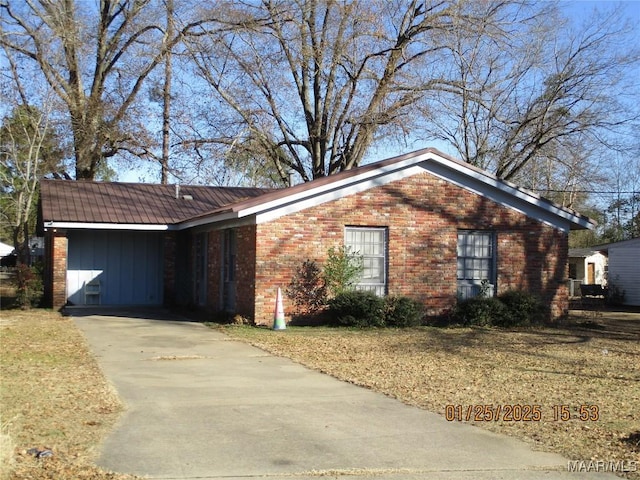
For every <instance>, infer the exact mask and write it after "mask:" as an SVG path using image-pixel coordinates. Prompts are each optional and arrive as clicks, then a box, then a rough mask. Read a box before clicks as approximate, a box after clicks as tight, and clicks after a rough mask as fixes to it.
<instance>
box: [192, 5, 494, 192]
mask: <svg viewBox="0 0 640 480" xmlns="http://www.w3.org/2000/svg"><path fill="white" fill-rule="evenodd" d="M219 6H220V5H219ZM499 8H500V7H496V9H497V10H499ZM224 11H225V14H224V17H221V19H222V18H223V19H224V20H223V21H225V22H226V23H227V25H235V28H233V29H231V28H230V29H229V30H228V31H225V32H224V34H217V35H211V36H203V37H199V38H198V42H191V43H190V45H189V48H190V50H191V53H192V55H193V59H194V62H195V64H196V66H197V70H196V71H197V74H198V75H199V76H200V77H201V78H202V79H204V80H205V81H206V83H207V84H208V85H209V86H210V88H211V89H212V90H213V92H214V97H213V101H212V102H211V103H209V104H207V108H208V110H209V111H210V112H211V115H212V116H213V117H215V121H216V124H217V126H218V128H219V129H220V130H221V131H222V132H224V133H222V132H221V133H222V134H220V135H214V136H211V137H203V138H202V139H200V141H201V142H204V141H212V142H216V143H218V144H223V145H227V146H228V147H229V148H231V149H234V150H237V151H245V152H246V153H247V154H248V155H250V156H257V157H264V158H268V159H270V161H271V162H272V163H273V164H274V165H275V166H276V167H277V169H278V172H279V175H280V178H281V179H282V181H283V182H284V181H286V178H287V173H288V170H289V169H293V170H294V171H296V172H298V174H299V175H300V176H301V177H302V179H303V180H305V181H306V180H310V179H313V178H318V177H321V176H325V175H331V174H334V173H336V172H339V171H342V170H346V169H349V168H352V167H354V166H357V165H358V164H359V163H360V162H361V161H362V159H363V158H364V156H365V153H366V151H367V149H368V148H369V147H370V146H371V145H372V143H374V142H375V141H376V140H377V139H379V138H381V137H383V136H386V135H389V134H401V135H402V134H403V133H404V134H408V133H409V131H410V130H409V129H410V127H411V126H412V123H413V122H412V114H411V112H412V110H413V108H414V104H415V103H416V102H417V101H418V100H419V99H420V98H421V96H423V95H424V94H425V93H426V92H429V91H433V90H437V89H441V88H445V87H446V86H447V79H445V78H444V77H442V75H441V74H440V72H439V71H438V68H437V66H438V64H439V62H440V61H441V60H443V56H442V52H444V51H445V48H444V46H442V45H440V44H438V43H437V42H433V41H432V38H433V37H437V36H439V35H443V34H445V33H446V32H448V31H450V30H451V29H452V28H453V27H454V26H458V27H459V28H462V29H464V30H465V31H466V32H468V34H471V33H472V32H474V31H476V27H475V26H476V25H477V24H479V23H482V22H486V21H487V19H486V18H479V17H477V16H475V12H474V11H473V10H472V9H465V8H463V7H462V6H460V5H458V4H457V3H456V2H421V1H417V0H416V1H409V2H406V1H388V0H379V1H378V0H372V1H368V2H358V1H356V2H334V1H331V0H296V1H290V0H280V1H267V0H265V1H263V2H262V3H260V4H257V3H256V2H238V1H234V2H229V3H228V4H227V5H224ZM454 19H455V21H454Z"/></svg>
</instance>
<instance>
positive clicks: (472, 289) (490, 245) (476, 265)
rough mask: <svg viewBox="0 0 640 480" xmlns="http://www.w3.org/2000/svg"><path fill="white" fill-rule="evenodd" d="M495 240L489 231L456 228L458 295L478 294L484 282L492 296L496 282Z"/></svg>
mask: <svg viewBox="0 0 640 480" xmlns="http://www.w3.org/2000/svg"><path fill="white" fill-rule="evenodd" d="M495 245H496V242H495V234H494V232H491V231H477V230H458V296H459V297H460V298H462V299H465V298H471V297H475V296H478V295H479V294H480V293H481V292H482V288H483V282H485V284H486V287H485V288H487V291H486V295H487V296H490V297H492V296H493V295H494V292H495V284H496V255H495V250H496V247H495Z"/></svg>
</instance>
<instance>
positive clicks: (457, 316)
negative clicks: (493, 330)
mask: <svg viewBox="0 0 640 480" xmlns="http://www.w3.org/2000/svg"><path fill="white" fill-rule="evenodd" d="M505 315H507V307H506V306H505V305H504V303H502V302H501V301H500V300H498V299H497V298H494V297H474V298H469V299H467V300H463V301H461V302H458V304H457V305H456V308H455V310H454V312H453V319H454V321H455V322H457V323H460V324H462V325H465V326H470V325H477V326H481V327H485V326H490V325H498V324H501V323H502V322H504V317H505Z"/></svg>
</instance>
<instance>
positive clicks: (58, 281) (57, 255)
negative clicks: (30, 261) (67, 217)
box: [48, 232, 67, 309]
mask: <svg viewBox="0 0 640 480" xmlns="http://www.w3.org/2000/svg"><path fill="white" fill-rule="evenodd" d="M48 235H49V241H50V242H51V257H50V262H51V287H50V288H51V306H52V307H53V308H55V309H59V308H62V307H64V305H65V304H66V303H67V237H66V234H65V233H64V232H48Z"/></svg>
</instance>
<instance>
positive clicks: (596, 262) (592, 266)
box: [569, 248, 607, 297]
mask: <svg viewBox="0 0 640 480" xmlns="http://www.w3.org/2000/svg"><path fill="white" fill-rule="evenodd" d="M569 279H570V282H571V283H570V285H569V296H572V297H573V296H579V295H580V290H579V289H578V287H579V285H581V284H584V285H601V286H603V287H605V286H606V285H607V256H606V251H605V253H603V252H601V251H599V250H597V249H595V248H570V249H569Z"/></svg>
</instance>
